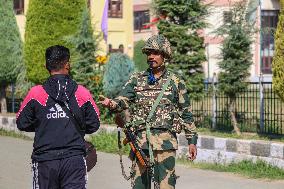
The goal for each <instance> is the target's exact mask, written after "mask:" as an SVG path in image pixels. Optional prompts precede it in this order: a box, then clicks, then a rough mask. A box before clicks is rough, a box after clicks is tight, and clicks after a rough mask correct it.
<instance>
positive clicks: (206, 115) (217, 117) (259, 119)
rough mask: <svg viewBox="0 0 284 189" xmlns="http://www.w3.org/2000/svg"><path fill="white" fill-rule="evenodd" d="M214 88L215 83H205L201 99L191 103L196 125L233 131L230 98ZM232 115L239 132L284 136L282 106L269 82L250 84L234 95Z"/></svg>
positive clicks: (283, 109) (283, 104) (283, 108)
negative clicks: (234, 102) (234, 104)
mask: <svg viewBox="0 0 284 189" xmlns="http://www.w3.org/2000/svg"><path fill="white" fill-rule="evenodd" d="M217 89H218V83H215V84H212V83H205V87H204V94H205V95H204V97H203V98H202V99H201V100H199V101H191V105H192V110H193V113H194V115H195V118H196V122H197V125H198V126H199V127H209V128H215V129H217V130H224V131H232V130H233V125H232V123H231V117H230V113H229V110H228V105H229V98H228V97H227V96H225V95H224V94H223V93H221V92H220V91H218V90H217ZM235 112H236V113H235V116H236V118H237V122H238V126H239V128H240V129H241V131H242V132H258V133H263V134H283V133H284V103H283V102H282V101H281V100H280V99H279V97H278V96H277V95H276V94H275V93H274V92H273V90H272V83H271V82H261V83H258V82H253V83H249V86H248V88H247V89H246V90H245V91H241V93H240V94H239V95H238V96H237V99H236V106H235Z"/></svg>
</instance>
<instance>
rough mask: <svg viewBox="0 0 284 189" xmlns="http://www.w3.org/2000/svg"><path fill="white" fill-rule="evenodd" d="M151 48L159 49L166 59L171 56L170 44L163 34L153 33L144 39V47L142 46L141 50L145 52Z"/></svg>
mask: <svg viewBox="0 0 284 189" xmlns="http://www.w3.org/2000/svg"><path fill="white" fill-rule="evenodd" d="M151 50H158V51H160V52H161V53H163V54H164V56H165V58H167V59H168V58H171V55H172V50H171V44H170V42H169V41H168V39H167V38H166V37H165V36H163V35H154V36H152V37H150V38H149V39H148V40H147V41H146V43H145V45H144V47H143V48H142V52H143V53H145V54H146V53H147V52H148V51H151Z"/></svg>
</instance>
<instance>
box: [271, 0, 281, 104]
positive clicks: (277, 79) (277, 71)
mask: <svg viewBox="0 0 284 189" xmlns="http://www.w3.org/2000/svg"><path fill="white" fill-rule="evenodd" d="M280 7H281V8H280V14H279V21H278V25H277V29H276V34H275V54H274V57H273V63H272V71H273V89H274V91H275V92H276V93H277V94H278V96H279V97H280V98H281V99H282V100H283V101H284V82H283V80H284V42H283V41H284V0H281V1H280Z"/></svg>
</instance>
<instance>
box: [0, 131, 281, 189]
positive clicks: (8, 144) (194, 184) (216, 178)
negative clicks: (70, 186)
mask: <svg viewBox="0 0 284 189" xmlns="http://www.w3.org/2000/svg"><path fill="white" fill-rule="evenodd" d="M31 150H32V141H25V140H21V139H15V138H11V137H3V136H0V189H30V188H31V185H32V183H31V166H30V162H31V161H30V154H31ZM98 155H99V156H98V164H97V166H96V167H95V168H94V169H93V170H92V171H91V172H90V173H89V182H88V189H98V188H99V189H126V188H130V183H129V182H127V181H125V180H124V179H123V178H122V176H121V170H120V164H119V157H118V155H112V154H106V153H99V154H98ZM125 162H128V161H127V159H125ZM126 167H127V168H128V166H126ZM176 172H177V175H179V176H181V177H180V178H179V179H178V181H177V187H176V188H177V189H240V188H241V189H283V188H284V180H282V181H273V182H269V181H263V180H254V179H247V178H243V177H239V176H235V175H233V174H229V173H219V172H214V171H205V170H199V169H188V168H185V167H183V166H180V165H178V166H177V171H176Z"/></svg>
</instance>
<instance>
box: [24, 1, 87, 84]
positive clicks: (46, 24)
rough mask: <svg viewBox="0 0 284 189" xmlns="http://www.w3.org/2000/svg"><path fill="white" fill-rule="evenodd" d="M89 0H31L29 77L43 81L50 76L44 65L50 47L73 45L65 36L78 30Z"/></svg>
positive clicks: (27, 55) (27, 41)
mask: <svg viewBox="0 0 284 189" xmlns="http://www.w3.org/2000/svg"><path fill="white" fill-rule="evenodd" d="M86 3H87V2H86V0H61V1H58V0H49V1H46V0H30V1H29V9H28V12H27V22H26V33H25V45H24V57H25V65H26V68H27V76H28V79H29V80H30V81H32V82H34V83H42V82H43V81H44V80H45V79H46V78H47V77H48V72H47V71H46V69H45V67H44V64H45V57H44V54H45V50H46V48H47V47H49V46H52V45H64V46H66V47H68V48H69V49H71V50H72V49H73V46H72V45H71V44H70V43H68V42H66V40H64V37H65V36H70V35H74V34H75V33H76V31H77V30H78V27H79V25H80V23H81V20H82V12H83V10H84V8H85V7H86V6H87V4H86ZM71 55H72V54H71Z"/></svg>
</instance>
